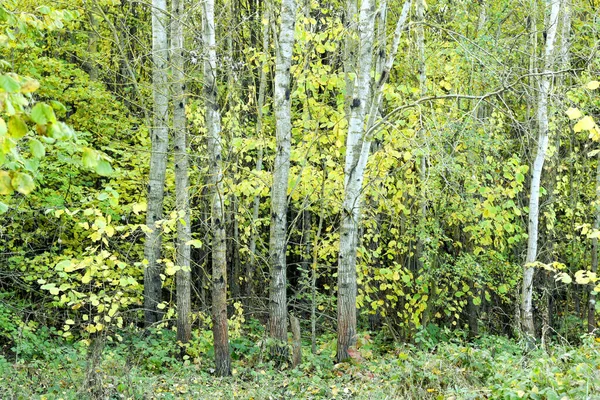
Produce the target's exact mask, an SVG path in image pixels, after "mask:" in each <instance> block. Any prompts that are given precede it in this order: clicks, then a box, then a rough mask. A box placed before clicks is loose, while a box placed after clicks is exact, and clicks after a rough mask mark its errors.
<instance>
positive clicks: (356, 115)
mask: <svg viewBox="0 0 600 400" xmlns="http://www.w3.org/2000/svg"><path fill="white" fill-rule="evenodd" d="M410 4H411V3H410V0H409V1H407V2H406V3H405V4H404V7H403V9H402V13H401V15H400V18H399V19H398V23H397V24H396V30H395V32H394V39H393V44H392V49H391V51H390V54H389V56H388V58H387V61H386V64H385V66H384V68H383V69H382V71H381V76H378V77H377V85H376V88H375V94H374V96H373V98H371V84H372V81H371V68H372V66H373V54H372V51H373V44H374V43H373V42H374V36H375V34H376V32H375V14H376V11H375V4H374V2H373V0H363V2H362V4H361V7H360V14H359V24H358V32H359V40H358V44H357V48H358V57H353V50H352V49H350V50H349V51H347V52H346V54H347V55H349V56H350V58H349V59H346V60H345V62H346V63H350V65H351V67H348V66H344V70H345V71H352V70H354V71H356V81H355V82H353V83H351V88H347V90H351V91H352V92H351V93H350V94H351V96H352V97H351V99H352V100H351V101H350V118H349V123H348V137H347V138H346V160H345V165H344V197H343V203H342V221H341V223H340V253H339V258H338V310H337V322H338V331H337V360H338V362H341V361H344V360H346V359H348V357H349V354H348V350H349V349H350V348H351V347H352V346H354V345H355V344H356V249H357V246H358V225H359V222H360V214H361V192H362V184H363V180H364V174H365V168H366V166H367V160H368V158H369V152H370V148H371V139H372V132H371V131H372V128H373V127H374V125H375V122H374V119H375V117H376V115H377V110H378V109H379V105H380V103H381V98H382V90H383V86H384V84H385V82H387V79H388V78H389V74H390V70H391V68H392V65H393V63H394V59H395V57H396V53H397V51H398V45H399V43H400V36H401V34H402V31H403V30H404V27H405V23H406V18H407V16H408V10H409V9H410ZM348 7H349V10H348V15H350V16H351V15H352V14H351V12H352V7H354V4H353V2H352V1H349V2H348ZM349 35H351V33H349ZM367 107H370V111H369V119H368V120H367V122H366V127H367V129H365V117H366V114H367V113H366V111H367Z"/></svg>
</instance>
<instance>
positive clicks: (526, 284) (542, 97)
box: [521, 0, 560, 341]
mask: <svg viewBox="0 0 600 400" xmlns="http://www.w3.org/2000/svg"><path fill="white" fill-rule="evenodd" d="M550 6H551V11H550V18H549V20H548V24H547V27H546V48H545V60H544V63H545V66H544V71H543V72H544V73H543V74H542V75H541V77H540V79H539V97H538V110H537V122H538V145H537V153H536V156H535V160H534V162H533V167H532V172H531V186H530V195H529V196H530V197H529V225H528V235H529V237H528V239H527V258H526V259H525V266H524V267H523V286H522V294H521V314H522V316H521V317H522V319H521V323H522V330H523V333H524V334H525V335H527V337H528V338H529V340H530V341H531V340H533V338H535V326H534V322H533V275H534V272H535V267H534V266H533V265H532V263H535V261H536V260H537V247H538V221H539V203H540V181H541V177H542V169H543V167H544V159H545V157H546V151H547V149H548V97H549V92H550V79H551V76H549V74H550V73H551V72H552V68H553V66H554V42H555V39H556V29H557V25H558V14H559V11H560V0H552V1H551V3H550Z"/></svg>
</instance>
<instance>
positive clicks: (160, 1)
mask: <svg viewBox="0 0 600 400" xmlns="http://www.w3.org/2000/svg"><path fill="white" fill-rule="evenodd" d="M151 12H152V97H153V100H154V104H153V126H152V127H151V129H150V138H151V141H152V152H151V155H150V173H149V180H148V200H147V202H148V208H147V213H146V225H147V227H148V228H149V229H148V233H147V234H146V242H145V244H144V257H145V259H146V261H147V262H148V264H147V266H146V268H145V269H144V320H145V325H146V326H150V325H152V324H154V323H156V322H157V321H159V320H160V319H161V317H162V313H161V312H160V310H159V309H158V304H159V303H160V301H161V286H162V283H161V279H160V267H159V265H158V261H157V260H159V259H160V254H161V245H162V237H161V234H160V229H159V227H157V226H156V221H159V220H161V219H162V216H163V199H164V184H165V174H166V169H167V148H168V145H169V128H168V124H169V98H168V93H169V87H168V73H167V72H168V67H169V61H168V56H169V48H168V41H167V29H168V25H169V23H168V22H169V19H168V14H167V2H166V0H153V1H152V11H151Z"/></svg>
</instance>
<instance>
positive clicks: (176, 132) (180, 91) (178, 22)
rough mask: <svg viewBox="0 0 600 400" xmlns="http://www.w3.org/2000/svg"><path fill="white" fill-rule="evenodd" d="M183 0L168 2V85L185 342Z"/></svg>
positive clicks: (180, 334) (180, 332)
mask: <svg viewBox="0 0 600 400" xmlns="http://www.w3.org/2000/svg"><path fill="white" fill-rule="evenodd" d="M184 9H185V0H172V3H171V16H172V20H171V76H172V80H173V84H172V85H171V88H172V93H173V141H174V150H175V151H174V154H175V205H176V209H177V213H178V216H179V218H178V220H177V254H176V264H177V266H178V267H179V269H178V270H177V275H176V277H175V279H176V283H177V339H178V340H179V341H180V342H182V343H187V342H189V340H190V336H191V323H190V310H191V299H190V279H191V277H190V275H191V270H190V245H189V241H190V240H191V236H192V234H191V226H190V198H189V192H188V190H189V189H188V186H189V178H188V164H189V163H188V153H187V143H186V138H187V130H186V116H185V77H184V55H183V51H184V43H183V23H182V16H183V15H184Z"/></svg>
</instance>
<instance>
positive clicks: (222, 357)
mask: <svg viewBox="0 0 600 400" xmlns="http://www.w3.org/2000/svg"><path fill="white" fill-rule="evenodd" d="M203 22H204V29H203V31H204V32H203V34H204V35H203V36H204V38H203V40H204V46H205V52H204V53H205V61H204V96H205V102H206V131H207V136H208V152H209V158H210V167H209V168H210V198H211V231H212V282H213V288H212V320H213V340H214V348H215V366H216V373H217V375H218V376H226V375H230V374H231V357H230V355H229V333H228V329H227V240H226V234H225V204H224V201H223V200H224V194H223V165H222V164H223V160H222V146H221V140H222V139H221V112H220V110H219V103H218V101H217V51H216V47H217V46H216V39H215V1H214V0H205V2H204V21H203Z"/></svg>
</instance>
